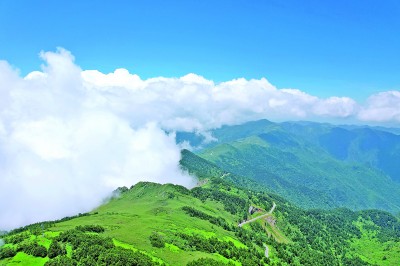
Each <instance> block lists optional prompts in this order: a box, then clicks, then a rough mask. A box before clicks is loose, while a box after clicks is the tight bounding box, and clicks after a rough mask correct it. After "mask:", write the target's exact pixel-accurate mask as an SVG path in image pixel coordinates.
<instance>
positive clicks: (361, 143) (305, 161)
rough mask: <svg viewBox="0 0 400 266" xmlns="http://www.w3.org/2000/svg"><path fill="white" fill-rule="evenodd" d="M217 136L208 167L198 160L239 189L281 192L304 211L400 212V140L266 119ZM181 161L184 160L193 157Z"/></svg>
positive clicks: (217, 132)
mask: <svg viewBox="0 0 400 266" xmlns="http://www.w3.org/2000/svg"><path fill="white" fill-rule="evenodd" d="M212 134H213V136H215V137H216V138H217V139H218V141H216V142H213V143H210V144H208V146H206V147H205V148H203V149H202V150H199V151H198V155H199V156H201V157H202V158H203V159H205V160H204V161H203V162H198V161H195V160H192V161H193V163H194V165H196V166H202V165H204V164H205V162H207V161H208V163H210V164H211V165H212V166H213V167H212V168H210V167H209V168H206V169H215V168H216V167H220V168H221V169H222V172H223V173H225V175H226V173H229V175H227V176H228V178H229V180H230V181H232V182H233V183H235V184H236V185H239V186H241V187H245V188H250V189H252V190H258V191H266V192H273V193H277V194H279V195H281V196H282V197H284V198H286V199H288V200H290V201H291V202H293V203H295V204H297V205H299V206H301V207H304V208H323V209H332V208H336V207H347V208H350V209H352V210H361V209H381V210H387V211H390V212H392V213H395V214H397V213H399V212H400V183H399V182H397V181H398V177H397V176H398V173H400V169H399V168H398V167H399V164H398V163H396V162H398V161H399V160H400V136H398V135H393V134H390V133H387V132H380V131H377V130H373V129H359V128H356V129H353V130H351V131H350V130H347V129H343V128H340V129H338V128H335V127H334V126H331V125H325V124H316V123H307V124H304V125H303V124H302V123H282V124H275V123H271V122H268V121H265V120H262V121H257V122H250V123H247V124H244V125H240V126H229V127H228V126H225V127H222V128H220V129H216V130H214V131H213V132H212ZM183 156H184V157H183V159H182V161H185V156H187V157H189V155H188V154H187V152H185V153H183ZM191 157H192V156H191ZM185 164H190V163H185ZM185 164H183V165H185ZM197 168H200V167H197ZM197 168H196V169H197ZM198 172H199V176H202V175H203V174H202V173H201V171H198ZM215 172H216V170H213V173H215ZM208 174H212V173H208ZM214 176H215V174H214ZM242 177H246V178H242ZM399 180H400V179H399Z"/></svg>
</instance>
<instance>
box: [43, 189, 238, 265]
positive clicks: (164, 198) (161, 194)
mask: <svg viewBox="0 0 400 266" xmlns="http://www.w3.org/2000/svg"><path fill="white" fill-rule="evenodd" d="M171 193H172V194H174V198H169V195H171ZM183 206H192V207H194V208H197V209H199V210H201V211H203V212H205V213H207V214H210V215H213V216H222V217H224V219H226V220H228V221H230V222H231V223H234V220H235V217H234V216H233V215H232V214H230V213H228V212H226V211H225V210H224V208H223V205H222V204H221V203H218V202H215V201H207V202H206V203H203V202H201V201H200V200H198V199H196V198H193V197H191V196H188V195H184V194H180V193H177V192H176V191H175V189H174V188H173V187H172V186H170V185H159V184H152V183H145V184H142V185H139V186H137V187H135V188H134V189H133V190H131V191H129V192H128V193H126V194H124V195H123V196H122V197H121V198H117V199H112V200H111V201H110V202H109V203H107V204H105V205H103V206H101V207H99V208H98V209H96V210H94V211H93V212H92V213H97V214H93V215H90V216H83V217H78V218H76V219H73V220H69V221H66V222H61V223H58V224H56V226H55V227H53V228H51V229H50V230H51V231H53V232H59V231H64V230H68V229H72V228H75V227H76V226H77V225H89V224H98V225H102V226H104V227H105V228H106V232H105V233H104V235H106V236H110V237H111V238H113V239H114V243H116V244H117V245H120V246H123V247H125V248H126V247H129V248H130V249H134V250H139V251H142V252H144V253H145V254H147V255H151V256H152V257H153V258H158V259H160V260H162V261H164V262H166V263H168V264H170V265H186V264H187V263H188V262H190V261H192V260H194V259H198V258H202V257H215V255H212V254H207V253H204V252H199V251H184V250H176V248H174V247H173V246H168V247H165V248H154V247H152V246H151V243H150V240H149V236H150V235H151V234H152V233H153V232H160V233H164V234H170V233H171V232H172V233H173V232H184V233H186V234H197V235H201V236H204V237H212V236H218V238H220V239H229V240H230V241H232V242H233V243H234V244H235V245H237V246H241V245H242V246H244V244H243V243H241V242H240V241H239V240H238V239H237V238H236V237H235V236H234V234H233V233H232V232H228V231H225V230H224V229H222V228H220V227H218V226H215V225H213V224H211V223H209V222H208V221H205V220H201V219H198V218H194V217H190V216H188V215H187V214H186V213H185V212H184V211H183V210H181V208H182V207H183ZM177 254H179V256H177ZM218 258H220V257H217V259H218ZM214 259H215V258H214Z"/></svg>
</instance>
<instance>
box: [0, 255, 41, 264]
mask: <svg viewBox="0 0 400 266" xmlns="http://www.w3.org/2000/svg"><path fill="white" fill-rule="evenodd" d="M48 260H49V258H38V257H33V256H31V255H27V254H25V253H23V252H18V253H17V255H16V256H15V257H14V258H12V259H7V260H3V261H0V265H20V266H43V265H44V264H45V263H46V261H48Z"/></svg>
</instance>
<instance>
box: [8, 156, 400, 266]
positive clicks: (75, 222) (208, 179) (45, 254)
mask: <svg viewBox="0 0 400 266" xmlns="http://www.w3.org/2000/svg"><path fill="white" fill-rule="evenodd" d="M181 164H182V167H183V168H185V169H186V170H188V171H189V172H191V173H192V174H196V175H198V176H200V177H201V178H200V181H201V182H199V184H201V185H200V186H197V187H195V188H192V189H190V190H189V189H186V188H184V187H182V186H177V185H171V184H165V185H161V184H155V183H149V182H140V183H138V184H136V185H134V186H132V187H130V188H127V187H122V188H119V189H118V190H116V191H115V192H114V197H113V198H111V199H110V201H109V202H107V203H105V204H103V205H102V206H100V207H98V208H97V209H95V210H93V211H91V212H90V213H85V214H78V215H76V216H74V217H66V218H63V219H61V220H58V221H53V222H43V223H38V224H33V225H29V226H26V227H24V228H19V229H16V230H13V231H11V232H8V233H7V234H6V235H4V236H2V238H3V239H4V240H5V242H6V244H5V245H4V246H3V247H2V248H0V258H1V259H0V265H44V264H46V265H191V266H195V265H370V264H372V265H396V264H398V263H399V262H400V261H399V258H400V256H399V254H400V242H399V238H400V235H399V234H400V222H399V220H398V219H397V218H396V217H394V216H393V215H391V214H390V213H387V212H384V211H378V210H370V211H357V212H354V211H350V210H348V209H343V208H342V209H335V210H329V211H327V210H304V209H301V208H298V207H296V206H295V205H293V204H291V203H290V202H288V201H286V200H284V199H283V198H281V197H280V196H277V195H275V194H271V193H265V192H260V191H254V190H249V189H248V188H244V187H243V186H249V184H246V183H244V184H242V185H243V186H238V185H234V184H233V183H232V182H238V183H240V182H241V181H240V180H241V177H240V176H236V175H234V174H231V173H230V172H226V171H224V170H222V169H220V168H218V167H217V166H216V165H213V164H212V163H210V162H208V161H206V160H204V159H202V158H199V157H198V156H196V155H194V154H193V153H190V152H189V151H185V152H184V153H183V157H182V161H181ZM229 180H231V181H232V182H231V181H229ZM251 184H252V183H250V185H251ZM243 221H249V222H247V223H244V224H243ZM239 223H242V224H243V225H242V226H239Z"/></svg>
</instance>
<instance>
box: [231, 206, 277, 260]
mask: <svg viewBox="0 0 400 266" xmlns="http://www.w3.org/2000/svg"><path fill="white" fill-rule="evenodd" d="M275 207H276V204H275V202H273V204H272V208H271V210H269V212H267V213H266V214H263V215H260V216H258V217H255V218H253V219H250V220H247V221H244V222H241V223H240V224H239V225H238V226H239V227H242V226H243V225H245V224H248V223H252V222H254V221H257V220H259V219H262V218H265V217H268V216H270V215H272V212H273V211H274V210H275ZM264 246H265V257H267V258H269V248H268V246H267V245H265V244H264Z"/></svg>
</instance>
